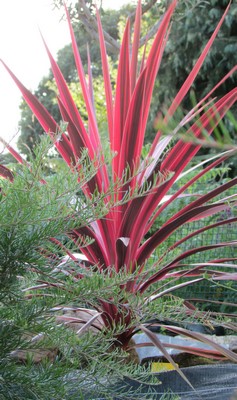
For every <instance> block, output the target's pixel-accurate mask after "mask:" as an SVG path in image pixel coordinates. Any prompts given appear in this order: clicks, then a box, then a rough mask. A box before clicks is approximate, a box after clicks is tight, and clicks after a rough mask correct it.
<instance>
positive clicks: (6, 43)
mask: <svg viewBox="0 0 237 400" xmlns="http://www.w3.org/2000/svg"><path fill="white" fill-rule="evenodd" d="M127 2H128V0H103V6H104V8H119V7H120V6H121V5H122V4H125V3H127ZM0 5H1V8H0V59H2V60H3V61H4V62H5V63H6V64H7V65H8V67H9V68H10V69H11V70H12V71H13V72H14V74H15V75H16V76H17V78H18V79H19V80H20V81H21V82H22V83H23V84H24V85H25V86H26V87H27V88H28V89H30V90H34V89H36V88H37V86H38V83H39V82H40V80H41V78H42V77H43V76H44V75H47V73H48V71H49V68H50V64H49V61H48V57H47V54H46V51H45V48H44V46H43V43H42V39H41V36H40V33H39V29H40V31H41V32H42V34H43V36H44V38H45V40H46V42H47V45H48V47H49V49H50V51H51V52H52V54H53V55H54V56H55V57H56V55H57V51H58V50H59V49H60V48H62V47H63V46H65V45H66V44H68V43H70V37H69V33H68V27H67V24H66V22H65V21H60V15H61V14H60V13H59V12H58V10H55V9H54V10H53V7H52V1H51V0H0ZM20 101H21V94H20V91H19V89H18V88H17V87H16V85H15V83H14V82H13V81H12V79H11V78H10V76H9V74H8V73H7V71H6V70H5V68H4V67H3V65H2V64H1V63H0V121H1V123H0V136H1V137H3V138H4V139H5V140H6V141H7V142H9V141H11V144H12V145H13V147H16V146H15V142H16V140H17V132H18V122H19V119H20V112H19V104H20ZM2 150H3V147H2V145H1V143H0V151H2Z"/></svg>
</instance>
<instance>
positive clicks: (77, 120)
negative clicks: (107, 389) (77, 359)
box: [1, 0, 237, 362]
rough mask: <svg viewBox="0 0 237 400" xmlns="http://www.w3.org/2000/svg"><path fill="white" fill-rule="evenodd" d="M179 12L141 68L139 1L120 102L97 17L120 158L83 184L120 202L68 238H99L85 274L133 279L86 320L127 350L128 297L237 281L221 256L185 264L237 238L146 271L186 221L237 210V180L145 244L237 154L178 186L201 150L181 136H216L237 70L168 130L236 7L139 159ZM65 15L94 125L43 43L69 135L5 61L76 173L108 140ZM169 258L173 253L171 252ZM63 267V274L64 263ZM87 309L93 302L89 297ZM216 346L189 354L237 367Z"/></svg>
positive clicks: (122, 60) (113, 140)
mask: <svg viewBox="0 0 237 400" xmlns="http://www.w3.org/2000/svg"><path fill="white" fill-rule="evenodd" d="M175 7H176V0H174V1H173V2H172V3H171V5H170V6H169V8H168V10H167V12H166V13H165V15H164V17H163V18H162V20H161V22H160V25H159V28H158V31H157V33H156V36H155V38H154V40H153V43H152V45H151V47H150V50H149V54H148V55H147V56H146V54H145V51H144V55H143V58H142V61H141V62H140V63H139V61H138V60H139V57H138V49H139V37H140V24H141V1H140V0H139V1H138V6H137V10H136V19H135V25H134V32H133V42H132V44H130V36H131V32H130V22H129V20H128V22H127V24H126V28H125V32H124V36H123V40H122V44H121V49H120V56H119V63H118V73H117V81H116V86H115V94H114V96H113V90H112V85H111V80H110V75H109V66H108V61H107V55H106V46H105V41H104V36H103V30H102V26H101V21H100V17H99V13H98V12H97V20H98V32H99V40H100V49H101V59H102V67H103V77H104V88H105V97H106V111H107V118H108V140H109V143H110V148H111V153H112V154H113V159H112V163H111V169H112V171H111V169H109V168H108V166H107V165H106V164H103V163H102V164H103V165H102V166H101V167H100V168H99V169H98V172H97V173H96V175H95V176H94V177H93V178H92V179H91V180H90V181H89V182H88V183H87V184H85V185H84V187H83V192H84V195H85V196H86V197H87V198H89V199H90V198H91V196H92V194H93V193H94V192H95V191H99V192H105V193H106V192H107V191H108V189H109V187H110V185H111V181H112V183H113V184H114V185H115V188H116V185H117V190H115V192H114V194H111V196H113V200H114V204H116V203H117V205H115V206H114V207H112V208H111V209H110V211H109V212H108V214H107V215H106V217H105V218H102V219H99V220H97V221H95V222H92V223H91V224H90V225H88V226H87V227H83V228H78V229H74V230H73V232H70V233H69V236H70V237H71V238H73V240H74V241H75V243H77V242H78V241H81V239H82V238H83V237H85V236H87V237H89V238H91V239H93V242H92V243H90V244H89V245H88V246H87V247H84V248H83V249H82V252H83V253H84V256H86V259H87V263H86V264H85V263H84V264H83V263H82V264H81V267H82V268H85V273H86V272H87V270H88V269H89V270H92V271H93V268H95V269H96V270H97V271H101V273H102V274H106V275H107V276H108V277H110V276H111V278H112V277H113V275H114V274H119V273H126V274H127V276H128V280H127V282H126V281H125V282H124V283H123V284H122V285H121V287H120V290H121V299H120V304H119V305H118V304H115V302H113V294H112V293H111V298H110V299H109V300H105V299H102V298H100V299H99V300H98V305H97V306H96V308H97V312H98V313H96V312H91V314H89V315H91V316H92V318H91V320H90V321H89V325H93V326H94V327H96V328H97V329H102V328H103V329H110V330H113V331H114V336H115V339H116V340H117V341H116V343H117V344H119V345H120V346H121V347H122V348H124V349H126V348H127V346H128V343H129V341H130V339H131V337H132V336H133V334H134V333H135V332H136V331H137V326H135V323H134V324H133V321H134V311H133V309H131V308H129V304H128V302H127V301H126V300H125V299H126V296H125V295H124V293H129V294H132V295H136V296H137V297H138V298H139V295H143V294H144V293H146V291H148V289H150V287H151V285H153V284H155V283H157V282H161V281H162V282H163V281H164V279H167V278H172V277H176V278H177V277H183V278H188V279H187V281H186V282H185V283H184V284H185V285H188V284H192V283H193V282H197V281H199V280H202V279H203V274H204V272H205V271H208V269H210V274H211V275H212V277H213V279H236V274H234V273H232V274H231V273H224V272H222V273H221V272H218V271H215V267H216V266H223V265H225V263H226V262H227V260H226V259H224V258H222V259H215V260H213V259H211V260H209V259H208V260H207V263H206V264H205V265H204V264H200V265H196V266H190V265H189V264H188V263H187V262H186V261H185V260H186V258H188V257H189V256H191V255H194V254H197V253H199V252H203V251H208V250H211V249H215V248H224V247H227V246H230V245H231V246H236V244H237V241H233V242H231V243H227V242H222V243H216V244H212V245H206V246H203V247H198V248H193V249H191V250H187V251H182V252H181V253H180V254H179V255H178V256H177V253H176V255H174V256H173V258H172V259H170V258H169V260H168V261H165V260H167V258H165V254H163V255H160V256H159V259H158V261H157V262H156V264H155V265H153V267H152V268H151V269H149V270H146V264H147V260H149V259H150V257H151V255H152V254H153V252H154V251H155V249H157V248H158V247H160V248H161V249H162V246H163V244H164V243H165V241H166V239H167V238H169V237H170V236H171V234H172V233H173V232H175V231H176V230H177V229H178V228H179V227H181V226H182V225H183V224H185V223H187V222H191V221H194V220H201V219H204V218H206V217H209V216H212V215H214V214H217V213H219V212H223V211H225V210H229V208H230V207H234V206H236V196H232V197H224V198H222V200H216V201H213V200H214V199H215V198H216V197H217V196H219V195H220V194H222V193H224V192H225V191H226V190H228V189H230V188H231V187H233V186H234V185H236V184H237V178H234V179H232V180H230V181H228V182H227V183H224V184H222V185H220V186H219V187H217V188H215V189H213V190H211V191H209V192H207V193H206V194H202V195H200V196H198V197H196V198H195V199H193V198H192V199H191V200H190V202H189V204H187V205H186V206H185V207H183V208H182V209H180V210H177V212H175V213H174V214H173V215H169V216H168V218H167V220H166V222H165V223H163V224H162V225H161V226H159V228H158V229H157V230H156V231H155V232H154V233H153V234H151V235H150V236H149V237H148V238H147V234H148V233H149V232H150V230H151V228H152V226H153V224H154V222H155V221H156V223H157V221H159V217H160V215H161V213H162V212H163V211H164V210H166V208H167V207H168V206H169V205H170V204H172V203H174V202H175V200H176V199H177V198H179V197H182V196H184V195H185V193H186V191H187V189H188V188H190V187H191V186H192V184H194V183H196V182H197V181H198V179H200V178H201V177H202V176H204V175H205V174H206V173H208V171H210V170H212V169H214V168H215V167H216V166H217V165H220V164H221V163H222V162H223V161H225V160H226V159H228V158H229V157H230V156H231V155H232V154H233V152H232V151H227V152H225V153H222V154H221V155H219V156H214V157H212V158H211V159H210V160H209V163H208V164H205V165H204V164H203V165H202V169H201V172H200V168H199V169H198V172H197V173H196V175H195V176H193V168H192V178H191V179H189V180H188V179H187V180H186V183H185V184H182V185H180V186H177V185H175V184H176V183H177V182H178V180H179V179H181V178H182V177H183V176H184V171H185V174H188V171H187V170H186V167H187V166H188V165H189V164H190V163H191V161H192V160H193V159H194V157H195V155H196V154H197V152H198V151H199V149H200V147H201V146H200V145H198V144H197V143H194V142H192V141H190V142H187V141H184V140H182V138H181V139H180V138H179V137H177V138H176V134H178V133H179V132H180V130H182V129H184V128H185V127H186V126H188V128H187V132H186V137H187V135H190V137H193V136H194V137H195V138H197V139H200V140H201V139H205V137H207V136H210V135H211V134H212V133H213V131H214V129H215V127H216V126H217V125H218V123H219V121H220V120H221V119H222V118H223V117H224V116H225V114H226V112H227V111H228V110H229V109H230V107H231V106H232V105H233V104H234V103H235V101H236V100H237V88H234V89H233V90H231V91H230V92H229V93H227V94H226V95H225V96H223V97H221V98H219V99H216V98H214V99H212V100H210V99H211V96H212V95H213V93H214V91H215V90H216V89H217V88H218V87H219V86H220V85H221V84H222V83H223V82H224V81H225V80H226V79H228V78H229V77H230V76H231V74H233V73H234V72H235V71H236V69H237V66H236V67H234V68H233V69H232V70H231V71H230V72H229V73H228V74H227V75H226V76H225V77H223V78H222V79H221V80H220V82H219V83H218V84H217V85H216V86H215V88H213V89H212V90H211V92H209V93H208V95H207V96H206V97H205V98H203V99H202V100H201V101H200V102H199V103H198V104H197V105H196V107H194V108H193V109H192V110H191V111H189V113H188V114H187V115H186V116H185V117H183V118H182V120H181V121H180V122H179V123H178V124H176V126H175V127H172V128H170V126H172V124H171V125H170V122H172V120H173V118H172V117H173V116H174V114H175V112H176V111H177V110H178V108H179V106H180V104H181V102H182V100H183V99H184V97H185V96H186V95H187V93H188V92H189V90H190V88H191V86H192V84H193V82H194V79H195V77H196V76H197V74H198V72H199V70H200V68H201V66H202V64H203V62H204V60H205V58H206V56H207V54H208V52H209V49H210V47H211V45H212V43H213V41H214V39H215V38H216V36H217V34H218V32H219V30H220V28H221V25H222V23H223V21H224V18H225V16H226V14H227V12H228V9H229V7H230V4H229V5H228V7H227V8H226V11H225V13H224V15H223V16H222V18H221V20H220V22H219V24H218V26H217V27H216V29H215V31H214V32H213V34H212V36H211V38H210V40H209V41H208V43H207V44H206V46H205V47H204V49H203V51H202V53H201V55H200V57H199V59H198V60H197V62H196V63H195V65H194V67H193V69H192V71H191V72H190V74H189V75H188V77H187V79H186V81H185V82H184V83H183V85H182V87H181V88H180V90H179V91H178V93H177V95H176V97H175V99H174V100H173V102H172V104H171V105H170V107H169V109H168V111H167V113H166V115H165V117H164V118H163V120H162V125H163V126H164V127H166V130H167V129H168V132H169V134H168V135H167V134H166V135H163V134H162V131H161V130H159V131H158V132H157V134H156V136H155V139H154V142H153V144H152V146H151V149H150V151H149V154H148V155H147V156H146V157H145V159H143V158H142V155H141V153H142V149H143V143H144V137H145V132H146V124H147V119H148V116H149V108H150V103H151V97H152V91H153V88H154V83H155V79H156V76H157V73H158V71H159V66H160V63H161V60H162V55H163V52H164V49H165V45H166V43H167V40H168V34H169V30H170V20H171V17H172V14H173V13H174V10H175ZM66 13H67V17H68V24H69V28H70V33H71V40H72V47H73V52H74V58H75V63H76V67H77V71H78V76H79V81H80V85H81V87H82V92H83V98H84V101H85V105H86V109H87V113H88V121H86V123H84V122H83V121H82V118H81V116H80V110H78V109H77V107H76V105H75V102H74V101H73V99H72V96H71V94H70V92H69V90H68V87H67V84H66V82H65V80H64V78H63V76H62V73H61V71H60V69H59V67H58V65H57V63H56V62H55V60H54V58H53V57H52V55H51V53H50V51H49V49H48V47H47V45H46V44H45V47H46V51H47V53H48V56H49V58H50V62H51V67H52V71H53V74H54V77H55V81H56V84H57V88H58V93H59V94H58V104H59V108H60V112H61V115H62V120H63V121H64V122H65V124H64V126H65V125H66V128H64V129H65V131H62V127H61V126H60V124H58V123H57V122H56V121H55V120H54V119H53V117H52V116H51V115H50V114H49V113H48V111H47V110H46V109H45V107H44V106H43V105H42V104H41V103H40V102H39V101H38V100H37V98H36V97H35V96H34V95H33V94H32V93H31V92H30V91H28V90H27V89H26V88H25V87H24V86H23V84H22V83H21V82H20V81H19V80H18V79H17V78H16V76H15V75H14V74H13V72H12V71H11V70H10V69H9V68H8V67H7V66H6V65H5V63H4V62H3V61H2V63H3V64H4V66H5V67H6V69H7V70H8V72H9V73H10V75H11V76H12V78H13V80H14V81H15V83H16V84H17V86H18V87H19V89H20V90H21V92H22V95H23V97H24V99H25V101H26V102H27V104H28V105H29V107H30V108H31V110H32V112H33V113H34V114H35V116H36V117H37V119H38V120H39V122H40V124H41V125H42V127H43V129H44V131H45V132H46V133H47V134H48V135H50V136H51V138H52V140H53V141H54V142H55V147H56V149H57V150H58V152H59V153H60V155H61V156H62V158H63V159H64V160H65V162H66V163H67V164H68V165H69V166H70V167H72V170H73V171H75V167H76V168H78V169H80V165H78V160H79V159H80V156H81V153H82V151H83V150H84V148H86V149H88V154H89V157H90V158H91V160H92V162H95V160H96V159H97V158H98V159H100V158H101V154H102V150H103V143H102V142H101V138H100V133H99V132H98V128H97V121H96V109H95V104H94V101H93V86H92V76H91V69H90V61H89V69H88V71H89V72H88V77H89V78H88V81H87V80H86V75H85V72H84V71H83V67H82V62H81V58H80V53H79V50H78V47H77V44H76V40H75V36H74V33H73V29H72V25H71V22H70V18H69V15H68V12H67V10H66ZM8 149H9V151H10V152H11V153H12V154H13V155H14V156H15V157H16V158H17V159H18V161H19V162H24V161H23V160H22V158H21V157H20V155H19V154H18V153H16V152H15V150H13V149H12V148H11V147H10V146H8ZM1 172H2V175H4V176H5V177H6V176H8V177H9V178H10V179H13V176H12V175H11V173H10V171H8V170H7V169H6V168H5V169H4V167H2V170H1ZM127 176H129V177H130V179H127ZM187 176H188V175H187ZM123 182H124V183H123ZM118 183H120V184H118ZM121 183H122V184H121ZM144 188H145V189H144ZM143 190H144V194H143ZM136 193H137V194H139V193H140V195H139V196H137V195H136ZM126 194H129V199H128V201H127V202H121V200H122V199H123V198H124V196H125V195H126ZM109 201H111V198H110V196H109V195H108V196H107V197H106V198H105V203H106V202H109ZM236 221H237V218H236V217H232V218H230V219H228V221H226V220H220V221H218V222H216V223H212V224H209V223H208V224H207V225H204V226H203V227H202V228H201V229H199V230H197V231H195V232H193V233H190V234H188V235H186V236H185V237H183V238H182V239H180V240H179V241H176V243H175V244H173V245H172V248H170V249H168V251H169V250H170V254H171V250H174V249H179V246H180V245H181V244H182V243H184V242H185V241H186V242H188V240H189V239H190V238H191V237H193V236H195V235H198V234H200V233H202V232H205V231H207V230H209V229H211V228H214V227H217V226H221V225H225V224H226V223H227V222H228V223H232V224H234V223H236ZM79 239H80V240H79ZM166 254H168V252H167V253H166ZM68 255H69V256H70V257H71V259H72V260H74V261H77V259H76V258H75V257H74V255H73V254H70V252H69V251H68ZM235 260H236V258H232V259H230V258H229V259H228V266H229V267H230V268H232V269H234V268H236V265H235V264H234V262H235ZM78 262H79V261H78ZM185 262H186V264H185ZM92 267H93V268H92ZM64 269H66V266H65V265H64ZM80 271H81V270H80ZM77 278H78V279H82V278H83V272H80V274H79V276H77ZM194 278H195V279H194ZM74 279H76V277H74ZM184 284H183V285H184ZM161 287H162V285H161ZM177 287H180V286H179V285H176V286H172V287H171V288H168V289H167V288H166V289H164V287H163V289H160V290H158V291H155V292H153V293H152V295H150V294H148V295H147V297H144V296H143V298H145V299H146V302H147V303H149V302H150V301H152V300H154V299H157V298H159V297H161V296H163V295H164V294H167V293H169V292H171V291H172V290H174V289H175V288H177ZM156 289H157V286H156ZM149 293H150V291H149ZM127 298H128V297H127ZM88 303H90V302H89V299H88ZM188 307H189V305H188ZM193 309H194V307H193ZM188 312H190V313H191V312H192V307H190V308H188ZM84 316H85V313H84ZM62 319H63V317H62ZM76 319H77V321H79V320H80V321H82V322H83V321H84V323H86V321H87V324H86V326H87V327H88V319H89V316H88V314H87V317H86V318H85V320H84V319H83V316H82V314H81V318H80V317H79V316H78V318H76ZM65 320H66V317H65ZM72 320H73V321H74V322H75V318H72ZM121 326H123V327H124V328H123V330H122V331H121V329H118V331H119V332H118V331H117V332H116V327H121ZM167 328H168V329H170V330H173V331H175V332H176V333H183V334H186V335H188V336H190V337H191V338H196V339H199V340H204V341H206V342H208V343H210V341H208V339H204V338H203V337H201V335H200V334H197V333H194V332H189V331H187V330H185V329H182V328H175V327H167ZM140 329H143V330H144V331H145V332H146V333H147V335H149V336H150V338H151V340H152V341H153V343H154V344H156V345H157V346H158V347H159V348H161V349H162V351H163V352H164V354H165V356H166V357H167V358H168V359H169V360H170V361H171V362H172V360H171V358H170V356H169V355H168V353H167V351H166V350H165V347H164V346H163V345H162V344H161V342H160V341H159V340H158V339H157V338H156V337H155V336H154V334H153V333H151V332H149V331H148V330H147V329H146V328H145V327H141V326H140ZM212 344H213V343H212ZM213 346H214V348H215V350H212V351H210V352H208V351H204V350H203V352H202V350H200V349H199V350H198V349H192V350H190V348H189V350H188V351H189V352H190V351H191V352H193V353H194V354H202V355H204V354H205V356H208V355H209V356H210V357H218V356H221V354H222V356H224V357H229V358H230V359H232V360H234V361H237V356H236V355H235V354H233V353H232V352H230V351H229V350H226V349H223V348H221V347H220V346H218V345H216V344H215V345H214V344H213Z"/></svg>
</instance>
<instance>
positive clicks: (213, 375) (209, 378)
mask: <svg viewBox="0 0 237 400" xmlns="http://www.w3.org/2000/svg"><path fill="white" fill-rule="evenodd" d="M182 371H183V373H184V374H185V376H186V377H187V378H188V380H189V381H190V383H191V384H192V385H193V387H194V388H195V391H194V390H192V389H191V388H190V386H189V385H188V384H187V383H186V382H185V381H184V380H183V379H182V378H181V377H180V375H179V374H178V373H177V372H176V371H169V372H163V373H159V374H157V377H158V378H159V380H160V381H161V384H157V385H153V384H140V383H138V382H137V381H133V380H128V379H127V380H124V381H123V382H120V383H119V384H117V385H116V386H114V397H112V398H111V399H113V400H121V399H123V400H129V399H137V400H142V399H146V398H149V399H154V400H159V399H161V397H162V396H164V393H173V394H174V395H176V396H179V399H180V400H236V399H237V397H235V396H237V364H219V365H210V366H209V365H208V366H207V365H202V366H195V367H189V368H182ZM110 389H112V391H113V388H110ZM116 393H117V394H116ZM118 393H119V394H118ZM134 393H136V394H134ZM148 393H150V394H149V397H146V395H147V394H148ZM92 399H93V400H105V399H104V398H103V397H102V396H100V395H99V394H98V397H95V396H93V397H88V396H87V397H86V400H92Z"/></svg>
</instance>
